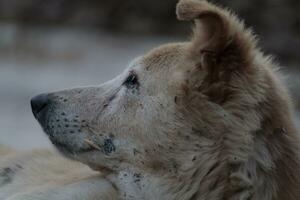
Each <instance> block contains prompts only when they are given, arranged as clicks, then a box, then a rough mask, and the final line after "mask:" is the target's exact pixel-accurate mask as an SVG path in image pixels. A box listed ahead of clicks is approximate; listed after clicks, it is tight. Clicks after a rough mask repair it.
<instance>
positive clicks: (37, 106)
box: [31, 94, 49, 117]
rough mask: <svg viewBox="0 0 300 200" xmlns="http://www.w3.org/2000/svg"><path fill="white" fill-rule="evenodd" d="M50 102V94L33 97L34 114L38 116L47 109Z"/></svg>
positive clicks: (32, 107)
mask: <svg viewBox="0 0 300 200" xmlns="http://www.w3.org/2000/svg"><path fill="white" fill-rule="evenodd" d="M48 104H49V96H48V94H40V95H38V96H36V97H33V98H32V99H31V109H32V112H33V115H34V116H35V117H37V115H38V114H39V113H41V112H42V111H43V110H45V109H46V107H47V106H48Z"/></svg>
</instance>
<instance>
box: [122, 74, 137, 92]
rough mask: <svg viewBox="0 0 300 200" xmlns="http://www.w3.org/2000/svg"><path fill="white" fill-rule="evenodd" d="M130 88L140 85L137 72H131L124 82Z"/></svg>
mask: <svg viewBox="0 0 300 200" xmlns="http://www.w3.org/2000/svg"><path fill="white" fill-rule="evenodd" d="M124 85H125V86H126V87H128V88H133V87H136V86H138V85H139V81H138V77H137V75H136V74H135V73H131V74H130V75H129V76H128V77H127V79H126V80H125V82H124Z"/></svg>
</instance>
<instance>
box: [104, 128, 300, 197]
mask: <svg viewBox="0 0 300 200" xmlns="http://www.w3.org/2000/svg"><path fill="white" fill-rule="evenodd" d="M263 131H267V130H259V131H256V132H255V133H251V134H252V135H253V138H254V139H253V140H252V141H251V142H250V143H249V146H248V148H241V146H239V147H237V148H241V149H240V151H236V149H228V148H226V147H225V146H224V141H223V142H221V141H220V142H218V143H212V144H210V145H207V147H202V149H201V152H202V153H201V154H198V156H196V157H194V158H193V159H192V160H191V162H187V164H186V166H184V167H182V168H179V169H178V172H177V173H176V174H174V173H169V172H167V171H166V172H165V173H155V172H154V173H149V172H144V171H141V170H138V169H133V168H128V169H127V170H123V171H121V172H120V173H118V174H117V175H113V176H111V177H109V179H110V180H111V181H112V182H113V183H114V184H115V186H116V187H117V188H118V190H119V192H120V198H121V199H124V200H125V199H146V200H152V199H153V200H154V199H174V200H176V199H191V200H192V199H193V200H196V199H201V200H224V199H226V200H231V199H261V200H275V199H276V200H285V199H292V200H296V199H298V197H299V196H297V195H299V192H297V191H298V190H297V186H299V183H300V182H299V179H298V177H297V173H298V172H299V169H298V168H299V163H298V160H297V158H296V157H293V156H295V155H296V152H295V151H294V150H295V149H293V148H294V147H293V145H292V146H291V143H289V142H291V141H290V140H291V139H292V138H289V136H288V135H286V133H285V131H287V130H286V129H285V128H282V129H278V130H277V131H278V133H276V134H277V135H266V134H265V133H263ZM239 134H240V132H239ZM231 135H232V134H231ZM239 141H242V140H239ZM227 142H228V141H227ZM245 142H249V141H245ZM270 144H272V145H270ZM226 145H231V144H230V141H229V143H228V144H226ZM240 145H241V144H240ZM272 147H273V148H272ZM277 151H278V152H277ZM199 152H200V150H199ZM203 152H205V153H203ZM282 156H286V158H282ZM284 159H289V161H287V163H290V164H292V165H293V166H286V165H285V163H284ZM189 160H190V159H189ZM286 170H287V171H286ZM288 170H290V171H288ZM285 171H286V172H285ZM290 176H294V177H290ZM283 181H284V182H285V183H286V184H287V185H286V186H285V185H283V183H282V182H283ZM281 193H284V194H285V195H283V194H281Z"/></svg>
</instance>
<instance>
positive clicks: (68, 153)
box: [54, 144, 114, 175]
mask: <svg viewBox="0 0 300 200" xmlns="http://www.w3.org/2000/svg"><path fill="white" fill-rule="evenodd" d="M54 146H55V148H56V149H57V150H58V151H59V152H60V153H61V154H62V155H63V156H65V157H67V158H69V159H72V160H75V161H78V162H81V163H83V164H86V165H88V166H89V167H90V168H91V169H93V170H95V171H99V172H101V173H102V174H103V175H109V174H112V173H114V170H112V169H110V168H108V167H107V166H104V165H100V164H98V163H97V164H95V163H92V162H88V161H86V159H82V157H88V156H89V154H93V153H96V150H95V149H92V148H89V149H88V148H85V149H78V150H76V151H74V150H70V148H69V147H68V146H66V145H62V144H55V145H54Z"/></svg>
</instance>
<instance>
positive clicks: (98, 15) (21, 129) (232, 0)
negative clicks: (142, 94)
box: [0, 0, 300, 149]
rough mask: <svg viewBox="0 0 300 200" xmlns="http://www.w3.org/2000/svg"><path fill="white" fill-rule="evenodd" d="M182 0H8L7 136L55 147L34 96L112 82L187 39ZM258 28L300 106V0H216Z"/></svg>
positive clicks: (24, 144) (0, 87) (0, 130)
mask: <svg viewBox="0 0 300 200" xmlns="http://www.w3.org/2000/svg"><path fill="white" fill-rule="evenodd" d="M176 2H177V0H125V1H124V0H85V1H82V0H0V143H2V144H7V145H10V146H13V147H15V148H19V149H31V148H37V147H49V146H50V144H49V142H48V140H47V139H46V137H45V136H44V134H43V133H42V130H41V129H40V127H39V125H38V124H37V122H36V121H35V120H34V118H33V116H32V114H31V110H30V105H29V101H30V98H31V97H32V96H34V95H36V94H39V93H42V92H49V91H55V90H60V89H63V88H69V87H75V86H80V85H95V84H99V83H101V82H103V81H107V80H109V79H111V78H112V77H114V76H115V75H117V74H118V73H120V72H121V71H122V70H123V69H124V68H126V67H127V65H128V63H129V62H130V60H132V59H133V58H134V57H135V56H138V55H140V54H143V53H145V52H146V51H147V50H149V49H151V48H152V47H155V46H157V45H160V44H163V43H166V42H172V41H181V40H185V39H187V38H188V36H189V34H190V33H189V31H190V26H189V24H188V23H183V22H178V21H177V20H176V17H175V5H176ZM214 2H216V3H218V4H220V5H223V6H227V7H230V8H232V9H233V10H234V11H235V12H236V13H237V14H238V15H239V16H241V17H242V18H244V19H245V22H246V24H247V26H251V27H253V28H254V30H255V32H256V34H258V36H259V38H260V45H261V46H262V47H263V49H264V51H265V52H267V53H270V54H273V55H275V56H276V58H277V60H278V62H280V63H281V64H282V66H283V67H282V71H283V72H284V73H285V74H286V75H287V82H288V84H289V87H290V89H291V91H292V93H293V95H294V99H295V104H296V107H297V108H298V105H299V103H298V102H299V100H300V91H299V89H300V79H299V77H300V72H299V69H300V68H299V67H300V66H299V64H300V63H299V62H300V59H299V54H300V53H299V52H300V14H299V12H300V1H299V0H215V1H214Z"/></svg>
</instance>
